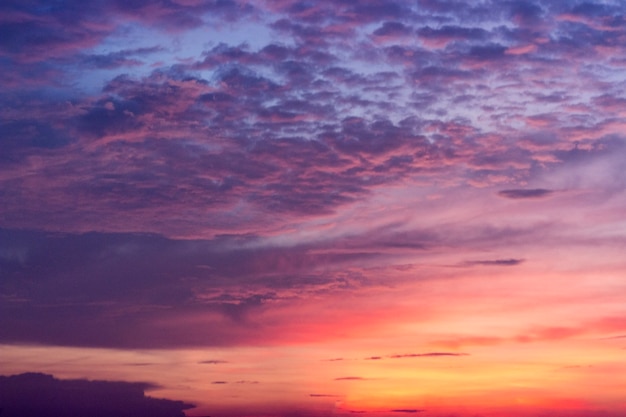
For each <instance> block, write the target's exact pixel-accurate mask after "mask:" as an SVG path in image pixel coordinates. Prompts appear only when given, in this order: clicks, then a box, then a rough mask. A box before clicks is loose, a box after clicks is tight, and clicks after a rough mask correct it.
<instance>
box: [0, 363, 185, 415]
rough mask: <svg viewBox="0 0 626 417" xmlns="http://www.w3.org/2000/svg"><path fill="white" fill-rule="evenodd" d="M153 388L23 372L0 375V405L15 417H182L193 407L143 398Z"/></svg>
mask: <svg viewBox="0 0 626 417" xmlns="http://www.w3.org/2000/svg"><path fill="white" fill-rule="evenodd" d="M153 388H155V387H154V386H153V385H150V384H145V383H130V382H113V381H88V380H84V379H73V380H61V379H56V378H54V377H53V376H52V375H46V374H41V373H25V374H20V375H11V376H0V404H1V406H2V410H3V413H4V414H6V415H7V416H15V417H36V416H43V415H45V416H50V417H65V416H68V415H72V416H76V417H88V416H89V417H105V416H113V415H115V416H136V415H150V416H154V417H160V416H162V417H174V416H179V417H184V415H185V414H184V412H183V410H186V409H189V408H193V407H194V406H193V405H191V404H186V403H184V402H182V401H172V400H166V399H156V398H152V397H148V396H146V395H145V391H146V390H149V389H153Z"/></svg>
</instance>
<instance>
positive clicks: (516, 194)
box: [498, 188, 554, 199]
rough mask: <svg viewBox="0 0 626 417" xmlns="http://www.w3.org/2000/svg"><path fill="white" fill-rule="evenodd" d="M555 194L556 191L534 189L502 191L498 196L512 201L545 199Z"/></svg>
mask: <svg viewBox="0 0 626 417" xmlns="http://www.w3.org/2000/svg"><path fill="white" fill-rule="evenodd" d="M552 193H554V190H546V189H544V188H533V189H513V190H502V191H499V192H498V195H499V196H501V197H505V198H511V199H526V198H530V199H532V198H543V197H548V196H550V194H552Z"/></svg>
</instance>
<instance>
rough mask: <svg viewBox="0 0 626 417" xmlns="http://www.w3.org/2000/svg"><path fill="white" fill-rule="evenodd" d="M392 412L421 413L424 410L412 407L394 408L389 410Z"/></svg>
mask: <svg viewBox="0 0 626 417" xmlns="http://www.w3.org/2000/svg"><path fill="white" fill-rule="evenodd" d="M390 411H391V412H392V413H421V412H422V411H424V410H418V409H414V408H400V409H396V410H390Z"/></svg>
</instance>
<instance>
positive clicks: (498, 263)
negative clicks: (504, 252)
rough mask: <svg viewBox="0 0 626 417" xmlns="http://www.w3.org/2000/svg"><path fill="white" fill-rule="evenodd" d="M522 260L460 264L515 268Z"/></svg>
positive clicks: (465, 263)
mask: <svg viewBox="0 0 626 417" xmlns="http://www.w3.org/2000/svg"><path fill="white" fill-rule="evenodd" d="M524 261H525V260H524V259H514V258H511V259H493V260H480V261H465V262H463V263H461V264H460V265H462V266H475V265H482V266H516V265H519V264H521V263H522V262H524Z"/></svg>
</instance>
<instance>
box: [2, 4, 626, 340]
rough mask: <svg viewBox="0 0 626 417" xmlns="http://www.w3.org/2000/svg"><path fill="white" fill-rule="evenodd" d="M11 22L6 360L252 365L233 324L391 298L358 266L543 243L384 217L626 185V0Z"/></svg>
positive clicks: (223, 8) (164, 10)
mask: <svg viewBox="0 0 626 417" xmlns="http://www.w3.org/2000/svg"><path fill="white" fill-rule="evenodd" d="M0 8H1V11H2V16H3V17H2V20H1V22H0V32H1V33H2V37H1V38H2V39H1V40H0V67H1V68H2V73H3V75H4V76H3V77H2V78H1V79H0V83H1V85H2V92H1V93H0V106H1V108H2V111H1V112H0V114H1V115H0V123H1V124H0V198H1V199H2V212H1V216H0V227H2V228H3V229H2V232H1V233H2V236H3V240H2V242H0V244H1V245H2V248H1V252H0V262H1V269H0V271H2V274H3V281H2V297H3V298H2V307H1V308H2V310H3V314H2V319H0V320H2V322H3V325H2V330H0V335H1V337H2V339H3V340H5V341H11V342H18V341H29V342H45V343H54V344H62V345H65V344H70V345H95V346H142V345H146V346H151V345H159V346H171V345H177V344H182V345H189V344H192V345H195V344H199V345H203V344H217V345H220V344H231V343H244V342H245V341H246V340H251V339H255V338H256V337H262V336H261V335H262V334H265V335H267V334H268V333H266V332H263V331H262V330H257V331H258V332H259V333H258V334H255V330H252V329H248V331H246V332H245V333H240V332H234V331H233V330H232V329H231V328H230V327H228V326H226V327H225V326H224V320H226V321H227V322H229V323H235V325H236V326H240V325H241V326H243V325H245V323H246V321H247V317H248V316H249V313H250V312H251V311H256V310H259V309H263V308H265V307H267V306H268V305H269V304H272V303H274V304H280V303H281V302H283V301H284V300H290V299H296V298H298V297H304V296H307V295H310V294H323V293H325V292H328V291H331V290H336V289H341V288H344V289H345V288H355V287H362V286H366V285H370V284H372V282H371V279H370V277H368V276H366V275H364V273H363V272H362V271H359V270H355V269H351V268H347V269H346V265H352V264H354V263H355V262H362V261H363V260H368V262H372V260H376V259H381V258H385V259H388V258H389V257H390V256H393V252H394V251H400V252H402V251H411V250H412V251H420V250H421V251H428V250H430V249H437V250H441V249H442V248H452V247H457V248H458V247H469V246H471V247H485V248H492V247H493V244H494V242H498V241H502V239H505V240H506V241H507V242H511V241H512V242H528V241H532V239H533V233H534V232H533V231H532V230H533V226H534V225H532V224H518V225H516V226H505V227H501V226H494V225H487V224H467V225H463V226H458V225H452V224H450V223H442V224H438V225H437V224H430V225H429V226H428V227H426V226H423V227H415V226H405V225H403V223H402V222H404V221H406V218H398V216H397V215H396V214H397V210H396V211H395V212H394V213H396V214H393V216H392V215H390V216H389V218H388V220H385V219H384V217H380V216H378V215H377V214H376V213H377V210H378V208H381V207H390V206H391V207H392V206H394V205H395V208H396V209H401V208H402V207H403V204H405V205H406V206H405V208H407V209H408V208H409V207H410V208H411V209H412V210H417V212H419V211H420V210H422V211H434V210H438V209H440V208H441V207H443V206H445V207H449V202H448V201H445V202H443V203H441V205H440V206H438V205H437V204H438V203H437V201H438V199H441V197H442V196H445V195H448V194H450V195H454V194H451V193H455V192H457V190H476V193H477V194H476V195H479V194H480V195H482V196H483V198H489V199H494V198H496V197H503V199H502V200H503V201H506V200H507V199H508V200H520V201H542V202H544V201H547V202H548V203H549V202H550V200H552V199H554V198H555V197H557V196H558V195H561V194H567V192H568V191H572V190H573V191H574V192H578V191H580V190H590V189H593V188H594V187H595V191H593V192H595V193H598V194H600V198H601V199H602V200H603V201H606V199H610V198H611V195H613V194H614V193H615V192H619V190H621V189H622V188H623V185H624V180H625V178H624V174H623V170H621V169H619V161H621V160H622V159H623V157H624V153H625V150H626V148H625V147H624V137H623V133H622V132H623V129H624V126H625V125H624V123H625V119H624V112H623V107H624V98H623V93H624V78H623V67H624V65H625V64H626V62H625V61H624V59H623V58H622V57H623V56H624V52H625V51H624V45H626V39H625V37H626V29H625V26H624V21H623V19H624V18H623V14H624V11H625V10H624V9H625V6H624V5H623V4H622V3H620V2H571V1H551V2H532V1H508V2H499V1H498V2H495V1H494V2H490V1H481V2H470V3H469V4H465V3H462V4H461V3H458V4H457V3H455V2H446V1H420V2H416V3H414V4H413V3H411V4H409V3H407V2H394V1H386V2H377V1H361V2H341V1H340V2H335V1H333V2H323V1H321V2H316V3H315V4H309V3H307V2H300V1H267V2H263V3H260V2H245V1H239V2H235V1H225V2H221V1H220V2H213V1H159V2H152V1H150V2H148V1H134V2H131V3H128V2H121V1H120V2H118V1H113V2H91V3H89V4H85V3H83V2H73V1H61V2H53V3H49V2H38V1H29V2H22V1H20V2H18V1H5V2H3V4H2V5H1V6H0ZM550 170H558V171H557V172H558V174H557V175H556V176H553V177H549V176H547V174H546V173H547V172H550ZM571 172H578V173H579V174H576V175H570V173H571ZM586 173H591V174H592V175H586ZM609 180H610V181H609ZM539 182H540V183H541V184H540V185H534V184H533V183H539ZM388 190H396V191H395V192H396V195H402V196H407V195H413V194H416V195H421V196H425V195H429V196H428V198H426V199H424V200H423V201H421V202H419V204H420V206H419V207H421V208H417V209H416V208H415V206H414V205H413V204H414V203H415V201H417V200H413V201H411V200H410V199H408V198H407V197H402V198H403V199H404V200H399V202H397V203H390V202H389V201H382V200H380V198H381V197H379V196H380V195H381V193H385V192H389V191H388ZM557 191H558V192H557ZM461 195H462V194H459V196H461ZM570 195H571V194H570ZM387 197H389V196H387ZM431 197H432V198H431ZM592 197H593V196H592ZM592 197H589V196H586V197H584V198H588V199H589V200H591V198H592ZM441 201H443V200H441ZM453 204H455V203H453ZM377 207H378V208H377ZM344 213H345V214H344ZM359 216H360V217H359ZM372 216H373V217H375V218H377V221H376V222H373V223H371V224H370V225H369V226H368V227H361V226H358V225H357V223H356V222H357V220H354V219H355V218H357V219H358V221H367V220H366V219H368V218H373V217H372ZM394 216H395V217H394ZM381 219H382V220H381ZM351 221H352V223H350V222H351ZM345 222H347V223H346V224H349V225H348V226H345V230H344V229H341V227H342V226H341V225H342V224H344V223H345ZM333 224H334V225H335V226H336V228H335V229H334V231H329V233H327V232H326V230H330V229H328V228H329V227H330V225H333ZM337 225H339V226H337ZM542 226H543V227H544V230H550V228H551V227H553V225H552V224H549V223H544V224H543V225H542ZM357 228H358V230H357ZM511 255H512V256H513V257H511ZM504 256H505V257H504V258H503V257H501V256H498V257H497V258H494V259H484V260H480V261H473V260H468V259H459V260H458V262H457V264H458V265H466V266H470V265H478V266H480V265H493V266H515V265H517V264H518V263H520V262H521V261H522V260H521V259H519V257H518V255H517V254H516V253H508V254H505V255H504ZM475 258H476V257H474V259H475ZM479 259H481V258H479ZM381 262H385V265H386V264H388V263H389V262H393V261H390V260H385V261H381ZM131 306H132V307H131ZM79 312H80V314H77V313H79ZM202 314H204V316H202V317H203V318H202V319H198V318H195V317H197V316H200V315H202ZM178 315H180V317H179V316H178ZM166 316H167V317H177V318H178V319H179V320H180V322H178V323H186V322H189V323H196V322H197V321H198V320H200V322H202V323H203V324H204V325H206V326H208V329H210V330H209V331H206V332H189V331H188V329H185V330H184V331H183V330H180V334H178V333H179V332H178V330H177V329H184V328H185V326H182V327H181V326H180V325H179V324H178V323H177V324H173V323H174V322H176V321H175V320H173V319H172V320H171V321H168V320H166V319H165V317H166ZM42 317H45V318H46V319H45V320H40V319H41V318H42ZM93 322H96V323H98V324H99V327H98V328H97V330H96V328H95V327H94V326H93V325H92V324H91V323H93ZM70 324H71V325H70ZM256 328H257V329H260V328H258V327H256ZM164 330H166V331H165V332H164ZM129 334H133V335H135V336H136V337H132V338H129V337H128V335H129ZM270 334H271V333H270ZM137 335H139V336H137Z"/></svg>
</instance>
